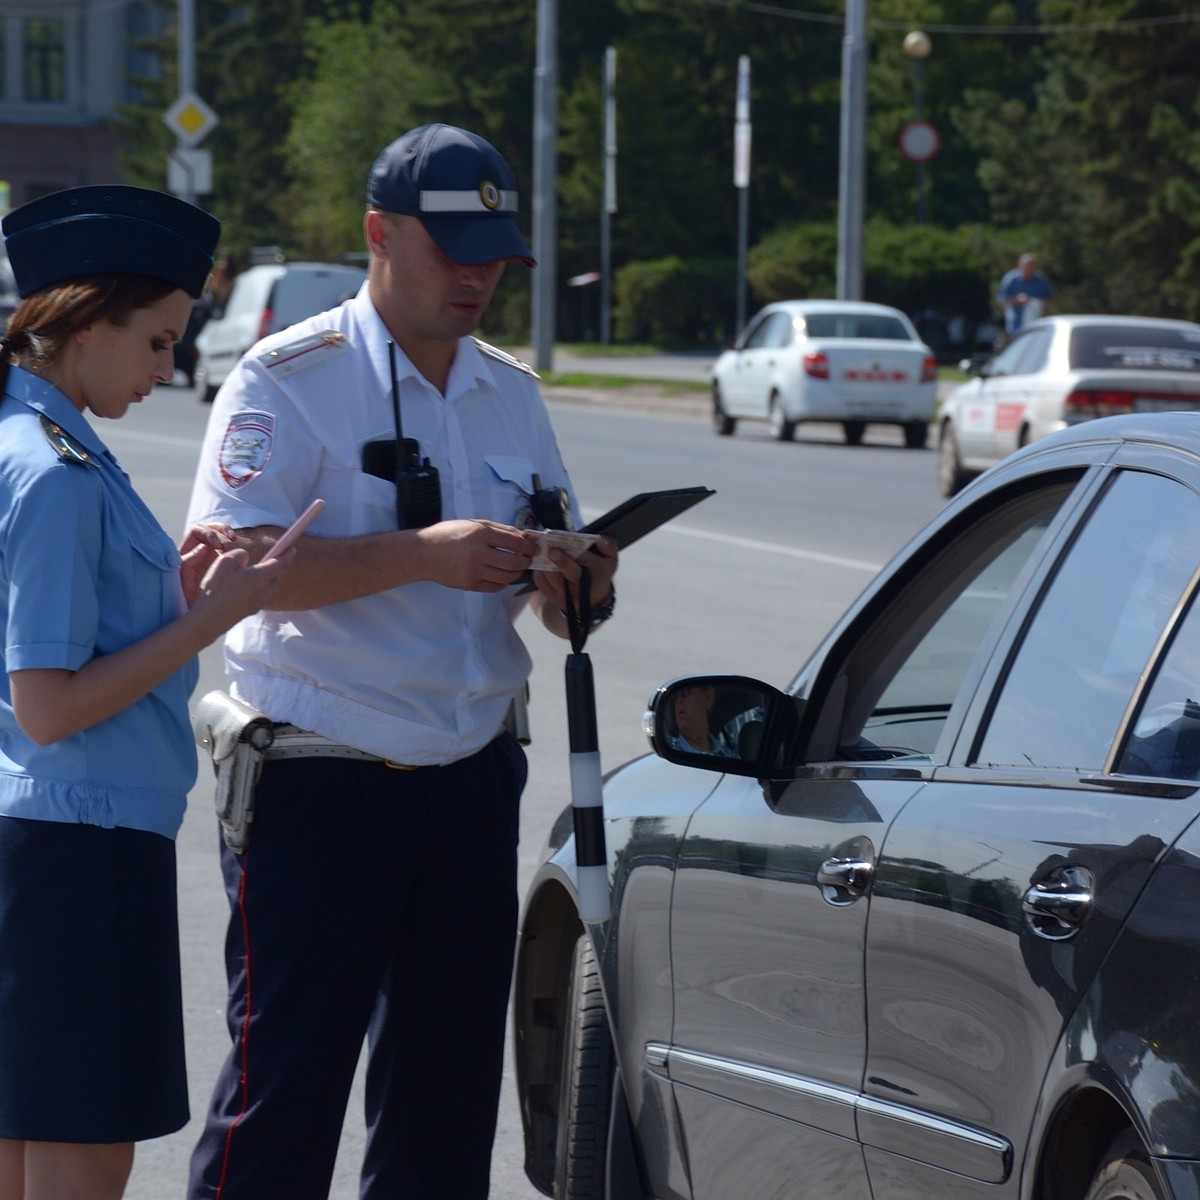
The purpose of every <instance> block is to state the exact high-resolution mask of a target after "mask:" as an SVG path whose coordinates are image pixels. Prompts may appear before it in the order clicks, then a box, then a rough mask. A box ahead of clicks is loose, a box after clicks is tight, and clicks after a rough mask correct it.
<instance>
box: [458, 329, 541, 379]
mask: <svg viewBox="0 0 1200 1200" xmlns="http://www.w3.org/2000/svg"><path fill="white" fill-rule="evenodd" d="M471 341H473V342H474V343H475V345H476V346H478V347H479V351H480V353H481V354H486V355H487V356H488V358H494V359H495V360H496V361H497V362H502V363H504V365H505V366H507V367H515V368H516V369H517V370H518V371H524V372H525V374H526V375H532V376H533V378H534V379H537V378H539V376H538V373H537V372H536V371H535V370H534V369H533V368H532V367H531V366H530V365H529V364H528V363H526V362H522V361H521V360H520V359H519V358H514V357H513V356H512V355H511V354H506V353H505V352H504V351H503V350H500V349H498V348H497V347H496V346H491V345H489V344H488V343H487V342H481V341H480V340H479V339H478V338H477V337H473V338H472V339H471Z"/></svg>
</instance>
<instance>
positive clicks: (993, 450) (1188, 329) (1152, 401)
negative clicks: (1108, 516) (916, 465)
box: [937, 316, 1200, 496]
mask: <svg viewBox="0 0 1200 1200" xmlns="http://www.w3.org/2000/svg"><path fill="white" fill-rule="evenodd" d="M964 366H966V364H964ZM968 369H970V370H973V371H974V373H975V374H976V378H974V379H971V380H970V381H968V382H967V383H964V384H962V385H961V386H960V387H957V388H955V390H954V391H953V392H951V393H950V395H948V396H947V397H946V399H945V401H944V402H943V403H942V407H941V411H940V412H939V413H938V471H937V477H938V487H939V489H940V490H941V493H942V495H944V496H953V495H954V494H955V493H956V492H957V491H959V490H960V489H961V488H962V487H963V486H964V485H965V484H966V483H967V482H968V481H969V480H970V479H971V478H972V477H973V476H975V475H978V474H979V473H980V472H981V471H984V470H986V469H987V468H988V467H990V466H991V465H992V464H993V463H997V462H999V461H1000V460H1001V459H1002V458H1006V457H1007V456H1008V455H1009V454H1011V453H1012V452H1013V451H1014V450H1017V449H1018V448H1020V447H1021V446H1024V445H1027V444H1028V443H1029V442H1032V441H1034V440H1036V439H1037V438H1041V437H1045V436H1046V435H1047V434H1049V433H1055V432H1057V431H1058V430H1060V429H1065V428H1066V427H1067V426H1068V425H1077V424H1079V423H1080V422H1081V421H1090V420H1093V419H1094V418H1096V417H1110V416H1119V415H1121V414H1123V413H1151V412H1166V411H1170V410H1173V409H1200V325H1197V324H1194V323H1193V322H1191V321H1172V320H1167V319H1163V318H1157V317H1128V316H1054V317H1043V318H1042V319H1041V320H1039V321H1035V322H1033V323H1032V324H1030V325H1027V326H1026V327H1025V328H1024V329H1022V330H1021V332H1020V333H1019V334H1017V336H1016V337H1015V338H1013V340H1012V341H1011V342H1010V343H1009V344H1008V345H1007V346H1006V347H1005V348H1004V349H1003V350H1001V351H1000V353H999V354H997V355H995V356H994V357H993V358H989V359H987V360H986V361H985V362H984V363H982V365H979V366H975V367H972V368H968Z"/></svg>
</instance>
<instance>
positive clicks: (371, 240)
mask: <svg viewBox="0 0 1200 1200" xmlns="http://www.w3.org/2000/svg"><path fill="white" fill-rule="evenodd" d="M390 232H391V231H390V229H389V228H388V223H387V220H386V218H385V217H384V215H383V213H381V212H380V211H379V210H378V209H374V208H369V209H367V211H366V212H365V213H364V214H363V240H364V241H365V242H366V243H367V250H368V251H370V253H371V254H373V255H374V256H375V257H376V258H383V257H384V254H385V252H386V250H387V240H388V234H389V233H390Z"/></svg>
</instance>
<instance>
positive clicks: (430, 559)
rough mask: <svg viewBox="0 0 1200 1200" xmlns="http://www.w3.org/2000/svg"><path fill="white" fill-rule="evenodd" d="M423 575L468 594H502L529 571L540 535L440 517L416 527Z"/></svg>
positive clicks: (508, 526) (484, 522)
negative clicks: (433, 523)
mask: <svg viewBox="0 0 1200 1200" xmlns="http://www.w3.org/2000/svg"><path fill="white" fill-rule="evenodd" d="M414 532H415V534H416V536H417V542H418V545H419V547H420V550H419V553H420V554H421V555H422V556H423V569H422V571H421V574H422V576H423V577H424V578H426V579H430V580H432V581H433V582H434V583H440V584H442V585H443V586H445V587H452V588H461V589H462V590H463V591H467V592H499V591H503V590H504V588H506V587H509V586H511V585H512V584H514V583H516V582H517V580H518V579H520V577H521V576H522V575H523V574H524V573H525V572H526V571H527V570H529V566H530V564H531V563H532V562H533V556H534V555H535V554H536V553H537V549H538V537H537V534H536V533H530V532H527V531H524V530H520V529H515V528H514V527H513V526H511V525H501V524H499V523H498V522H496V521H462V520H456V521H439V522H438V523H437V524H436V525H429V526H427V527H426V528H425V529H418V530H415V531H414Z"/></svg>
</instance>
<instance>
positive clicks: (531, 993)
mask: <svg viewBox="0 0 1200 1200" xmlns="http://www.w3.org/2000/svg"><path fill="white" fill-rule="evenodd" d="M583 932H584V926H583V924H582V922H581V921H580V919H579V912H578V909H577V908H576V904H575V898H574V897H573V896H572V895H571V893H570V892H569V891H568V889H567V888H566V886H564V885H563V884H562V883H561V882H559V881H556V880H553V879H551V880H547V881H546V882H545V883H544V884H543V885H542V886H541V887H540V888H539V889H538V890H537V892H536V893H535V894H533V895H532V896H531V897H530V899H529V901H528V902H527V903H526V906H525V911H524V913H523V914H522V920H521V929H520V933H519V937H518V942H517V958H516V964H515V977H514V984H513V1016H512V1019H513V1037H514V1055H515V1066H516V1077H517V1078H516V1082H517V1095H518V1101H519V1105H520V1110H521V1116H522V1121H523V1124H524V1127H525V1173H526V1175H527V1176H528V1177H529V1179H530V1180H531V1181H532V1182H533V1183H534V1185H535V1186H536V1187H537V1188H538V1189H539V1191H541V1192H543V1193H544V1194H545V1195H547V1196H552V1195H553V1194H554V1177H555V1158H556V1154H557V1145H558V1111H559V1102H558V1099H559V1098H558V1090H559V1084H560V1080H561V1076H562V1061H563V1052H564V1047H565V1020H566V1013H565V1008H566V1005H567V998H568V994H569V990H570V976H571V969H572V963H573V960H574V954H575V944H576V942H577V941H578V940H579V936H580V934H581V933H583Z"/></svg>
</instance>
